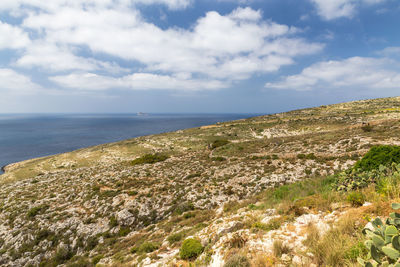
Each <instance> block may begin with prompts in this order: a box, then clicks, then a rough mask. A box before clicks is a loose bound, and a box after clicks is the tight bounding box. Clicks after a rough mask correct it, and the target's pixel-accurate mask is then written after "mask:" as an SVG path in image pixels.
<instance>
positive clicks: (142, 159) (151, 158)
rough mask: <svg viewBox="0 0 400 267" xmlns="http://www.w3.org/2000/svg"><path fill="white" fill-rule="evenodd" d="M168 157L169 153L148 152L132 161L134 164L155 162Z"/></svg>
mask: <svg viewBox="0 0 400 267" xmlns="http://www.w3.org/2000/svg"><path fill="white" fill-rule="evenodd" d="M166 159H168V156H167V155H163V154H146V155H144V156H142V157H140V158H137V159H135V160H134V161H132V165H138V164H154V163H156V162H161V161H164V160H166Z"/></svg>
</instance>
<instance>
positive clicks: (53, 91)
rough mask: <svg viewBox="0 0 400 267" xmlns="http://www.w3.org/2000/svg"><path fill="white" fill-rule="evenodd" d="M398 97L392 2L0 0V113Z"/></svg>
mask: <svg viewBox="0 0 400 267" xmlns="http://www.w3.org/2000/svg"><path fill="white" fill-rule="evenodd" d="M397 95H400V2H399V1H398V0H52V1H43V0H1V1H0V113H131V112H152V113H265V114H267V113H275V112H281V111H287V110H291V109H296V108H303V107H312V106H319V105H326V104H332V103H338V102H344V101H351V100H358V99H367V98H376V97H387V96H397Z"/></svg>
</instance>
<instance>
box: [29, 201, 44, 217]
mask: <svg viewBox="0 0 400 267" xmlns="http://www.w3.org/2000/svg"><path fill="white" fill-rule="evenodd" d="M48 208H49V206H48V205H44V204H43V205H40V206H37V207H33V208H31V209H30V210H29V211H28V213H27V216H28V217H29V218H34V217H35V216H36V215H38V214H39V213H43V212H44V211H46V210H47V209H48Z"/></svg>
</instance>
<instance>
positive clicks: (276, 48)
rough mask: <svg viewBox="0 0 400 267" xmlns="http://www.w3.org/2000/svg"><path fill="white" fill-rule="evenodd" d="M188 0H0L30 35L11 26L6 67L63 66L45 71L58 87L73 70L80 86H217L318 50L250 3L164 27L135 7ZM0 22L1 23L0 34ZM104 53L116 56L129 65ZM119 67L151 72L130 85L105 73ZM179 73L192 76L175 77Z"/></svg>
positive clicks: (69, 83)
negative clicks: (14, 54) (13, 52)
mask: <svg viewBox="0 0 400 267" xmlns="http://www.w3.org/2000/svg"><path fill="white" fill-rule="evenodd" d="M191 3H192V0H52V1H42V0H3V1H1V2H0V11H1V10H8V11H11V12H16V13H18V14H19V15H20V16H21V21H22V23H21V25H20V27H22V29H25V30H26V31H27V32H28V31H29V32H31V33H32V34H31V36H33V39H32V41H30V40H29V38H28V35H27V34H26V33H24V32H23V31H22V30H21V28H18V27H13V26H10V27H11V29H12V30H13V31H14V32H16V33H15V36H16V37H15V38H14V39H15V40H18V42H17V41H15V42H16V44H14V47H21V48H24V50H23V51H21V53H19V54H18V56H20V57H19V58H18V59H16V60H15V62H13V64H12V66H14V67H23V68H39V69H40V70H41V71H45V72H48V73H52V75H54V73H55V72H67V73H66V74H64V73H63V75H56V76H54V77H52V78H51V79H52V80H53V81H55V82H57V83H58V84H59V85H61V86H65V87H75V86H74V84H76V82H77V80H76V79H77V77H79V78H82V81H86V82H87V83H88V86H87V87H85V86H83V85H82V82H79V84H80V85H81V88H83V89H85V88H94V86H93V85H94V84H95V85H98V86H99V88H114V87H118V85H120V87H121V88H133V89H137V88H139V87H140V88H145V89H155V88H157V89H168V88H171V89H172V88H180V89H185V90H194V89H198V88H200V89H215V86H220V87H221V88H224V87H226V85H227V84H231V83H232V82H234V81H237V80H244V79H249V78H251V77H252V76H253V75H255V74H260V73H269V72H274V71H278V70H279V69H280V68H281V67H283V66H286V65H290V64H294V63H295V62H296V57H299V56H303V55H309V54H315V53H318V52H320V51H321V50H322V49H323V47H324V45H323V44H321V43H312V42H309V41H307V40H305V39H303V38H301V37H299V35H300V34H301V30H299V29H297V28H295V27H290V26H288V25H283V24H278V23H275V22H273V21H270V20H264V19H263V17H262V12H261V11H260V10H254V9H252V8H250V7H245V8H242V7H239V8H237V9H235V10H233V11H232V12H231V13H229V14H220V13H218V12H215V11H210V12H207V13H206V14H205V15H204V16H203V17H200V18H198V19H197V21H196V22H195V23H194V24H193V25H192V26H191V27H189V28H179V27H170V28H167V29H163V28H160V27H158V26H156V25H155V24H153V23H150V22H148V21H146V19H145V18H143V17H142V14H141V13H140V11H139V10H138V9H137V8H136V6H135V5H142V4H146V5H150V4H163V5H166V6H167V7H168V8H170V9H178V8H186V7H187V6H188V5H190V4H191ZM16 13H15V14H16ZM6 26H7V25H6ZM8 26H9V25H8ZM8 26H7V27H8ZM1 27H2V24H0V34H1ZM9 36H10V35H9ZM7 40H8V39H7ZM4 42H5V41H4ZM27 44H29V45H27ZM7 45H8V46H10V44H7ZM0 48H1V35H0ZM104 58H108V59H110V58H112V59H113V60H114V61H119V62H121V61H123V62H124V63H127V64H125V65H128V66H130V69H124V68H121V67H120V66H118V65H117V64H116V63H114V62H110V61H104ZM68 72H69V73H71V74H70V75H68ZM122 72H126V73H146V74H148V75H153V76H145V77H146V78H147V80H146V83H144V81H142V83H139V82H138V79H139V76H138V75H139V74H134V75H136V76H133V77H135V82H134V84H138V85H140V86H136V85H132V83H128V82H127V81H125V80H124V79H125V78H127V77H129V76H123V77H121V78H112V77H115V76H116V75H117V74H120V73H122ZM76 73H91V74H87V75H84V76H82V75H81V74H79V75H78V74H76ZM99 73H101V75H99ZM182 73H187V74H188V75H190V77H196V79H192V78H190V79H182V78H179V77H181V75H182ZM95 80H98V81H99V82H96V81H95ZM207 80H210V82H205V81H207ZM159 81H162V82H159ZM150 83H151V84H153V86H151V85H150ZM168 83H170V84H168ZM102 84H103V85H102ZM128 84H129V85H128ZM173 86H174V87H173Z"/></svg>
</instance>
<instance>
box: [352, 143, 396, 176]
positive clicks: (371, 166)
mask: <svg viewBox="0 0 400 267" xmlns="http://www.w3.org/2000/svg"><path fill="white" fill-rule="evenodd" d="M392 163H396V164H398V163H400V146H389V145H381V146H373V147H372V148H371V149H370V150H369V151H368V153H367V154H365V156H364V157H363V158H362V159H361V160H359V161H358V162H357V163H356V164H355V165H354V169H356V170H358V171H371V170H376V169H378V168H379V166H380V165H383V166H386V167H388V166H390V165H392Z"/></svg>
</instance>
